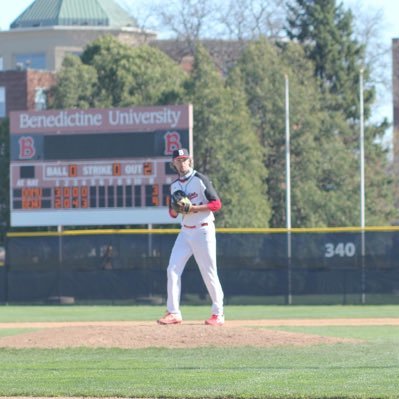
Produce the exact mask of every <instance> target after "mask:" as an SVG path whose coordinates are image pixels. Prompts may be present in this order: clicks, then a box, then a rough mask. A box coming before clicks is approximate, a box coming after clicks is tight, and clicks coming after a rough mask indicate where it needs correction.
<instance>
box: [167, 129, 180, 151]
mask: <svg viewBox="0 0 399 399" xmlns="http://www.w3.org/2000/svg"><path fill="white" fill-rule="evenodd" d="M181 147H182V145H181V142H180V134H179V133H178V132H167V133H165V155H172V154H173V151H174V150H178V149H179V148H181Z"/></svg>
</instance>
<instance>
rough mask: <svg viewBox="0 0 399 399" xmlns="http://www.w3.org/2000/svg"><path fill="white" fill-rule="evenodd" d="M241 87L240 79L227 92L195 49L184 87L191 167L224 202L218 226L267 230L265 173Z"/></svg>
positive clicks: (202, 51) (207, 60)
mask: <svg viewBox="0 0 399 399" xmlns="http://www.w3.org/2000/svg"><path fill="white" fill-rule="evenodd" d="M241 87H242V85H241V84H240V83H239V76H235V79H233V80H232V81H231V82H230V85H229V86H227V87H226V83H225V81H224V78H223V77H222V76H221V75H220V73H219V72H218V71H217V69H216V68H215V65H214V64H213V62H212V61H211V59H210V56H209V54H208V53H207V52H206V50H205V49H204V48H203V47H202V46H198V47H197V49H196V52H195V62H194V69H193V72H192V75H191V76H190V79H189V80H188V81H187V84H186V95H187V101H189V102H191V103H192V104H193V109H194V151H195V153H194V157H195V165H196V167H198V169H199V170H200V171H202V172H204V173H205V174H207V175H209V176H210V177H211V178H212V181H213V183H214V185H215V187H216V189H217V190H218V191H219V194H220V196H221V198H222V202H223V208H222V210H221V212H220V213H219V215H218V217H217V223H218V226H223V227H267V226H268V221H269V217H270V207H269V203H268V200H267V194H266V186H265V178H266V175H267V171H266V169H265V167H264V165H263V150H262V148H261V147H260V146H259V143H258V140H257V136H256V133H255V131H254V129H253V126H252V122H251V118H250V115H249V113H248V110H247V108H246V105H245V95H244V92H243V91H242V89H241Z"/></svg>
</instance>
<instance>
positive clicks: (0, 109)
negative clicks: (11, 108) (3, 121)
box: [0, 87, 6, 118]
mask: <svg viewBox="0 0 399 399" xmlns="http://www.w3.org/2000/svg"><path fill="white" fill-rule="evenodd" d="M5 116H6V88H5V87H0V118H4V117H5Z"/></svg>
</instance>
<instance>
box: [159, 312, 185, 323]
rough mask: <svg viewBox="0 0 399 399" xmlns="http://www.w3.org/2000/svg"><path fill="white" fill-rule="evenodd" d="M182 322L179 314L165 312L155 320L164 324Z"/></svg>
mask: <svg viewBox="0 0 399 399" xmlns="http://www.w3.org/2000/svg"><path fill="white" fill-rule="evenodd" d="M181 322H182V318H181V316H179V315H177V314H174V313H169V312H166V313H165V316H163V317H161V318H160V319H159V320H157V323H158V324H162V325H166V324H180V323H181Z"/></svg>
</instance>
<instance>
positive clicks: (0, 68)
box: [0, 55, 4, 71]
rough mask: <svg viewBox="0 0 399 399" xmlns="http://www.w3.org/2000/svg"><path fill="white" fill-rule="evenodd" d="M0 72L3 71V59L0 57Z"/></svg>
mask: <svg viewBox="0 0 399 399" xmlns="http://www.w3.org/2000/svg"><path fill="white" fill-rule="evenodd" d="M0 71H4V62H3V57H2V56H1V55H0Z"/></svg>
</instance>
